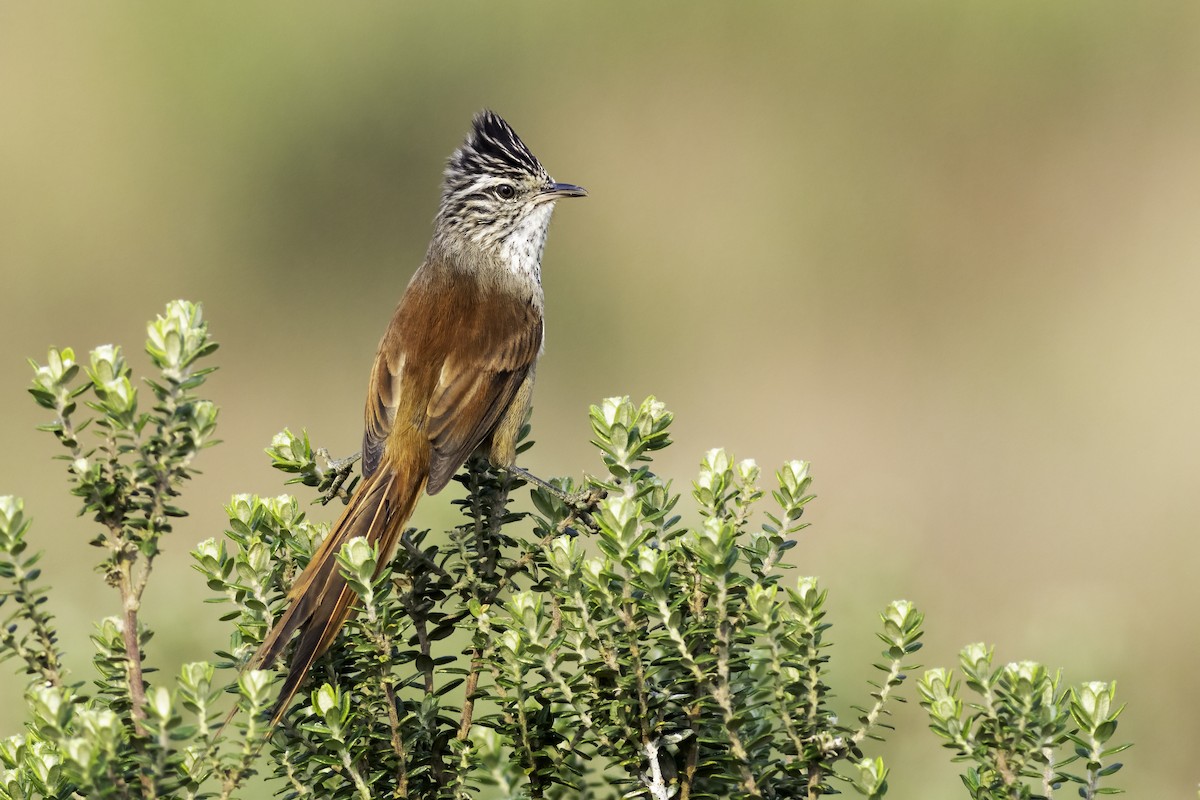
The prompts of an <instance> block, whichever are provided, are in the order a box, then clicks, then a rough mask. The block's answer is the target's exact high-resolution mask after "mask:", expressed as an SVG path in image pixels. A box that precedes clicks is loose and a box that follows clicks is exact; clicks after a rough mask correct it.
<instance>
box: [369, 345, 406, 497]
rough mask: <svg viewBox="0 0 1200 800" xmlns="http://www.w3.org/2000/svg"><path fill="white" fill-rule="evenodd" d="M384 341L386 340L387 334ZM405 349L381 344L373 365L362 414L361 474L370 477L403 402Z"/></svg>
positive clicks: (377, 463) (377, 465)
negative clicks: (364, 411) (401, 398)
mask: <svg viewBox="0 0 1200 800" xmlns="http://www.w3.org/2000/svg"><path fill="white" fill-rule="evenodd" d="M384 341H385V342H386V341H387V338H386V337H385V339H384ZM403 370H404V352H403V351H402V350H399V349H398V348H392V349H389V348H386V347H384V346H383V343H381V344H380V348H379V352H378V353H377V354H376V356H375V365H374V366H373V367H372V368H371V383H370V386H369V387H368V390H367V408H366V413H365V414H364V415H363V417H364V420H363V443H362V473H363V477H364V478H369V477H370V476H371V473H373V472H374V471H375V470H376V468H378V467H379V461H380V459H381V458H383V446H384V443H385V442H386V441H387V437H388V434H389V433H390V432H391V430H392V424H393V423H394V422H395V420H396V408H397V407H398V406H399V404H400V391H401V379H402V373H403Z"/></svg>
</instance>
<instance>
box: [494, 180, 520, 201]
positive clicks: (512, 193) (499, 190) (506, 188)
mask: <svg viewBox="0 0 1200 800" xmlns="http://www.w3.org/2000/svg"><path fill="white" fill-rule="evenodd" d="M516 196H517V190H516V189H514V188H513V187H512V184H508V183H502V184H500V185H499V186H497V187H496V197H499V198H500V199H501V200H512V199H513V198H514V197H516Z"/></svg>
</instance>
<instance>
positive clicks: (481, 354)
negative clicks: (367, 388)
mask: <svg viewBox="0 0 1200 800" xmlns="http://www.w3.org/2000/svg"><path fill="white" fill-rule="evenodd" d="M516 310H517V311H522V309H520V308H519V307H518V308H517V309H516ZM504 316H508V315H504ZM511 316H512V317H514V318H513V319H512V321H513V322H516V323H517V324H515V325H504V326H499V325H498V326H495V327H494V328H493V330H492V331H491V332H490V333H491V336H490V341H488V342H487V346H486V347H481V348H479V349H477V350H476V349H472V350H467V349H465V348H460V349H456V350H455V351H452V352H451V353H450V354H449V355H448V357H447V359H446V361H445V362H443V366H442V369H441V372H440V374H439V376H438V381H437V385H436V386H435V387H434V391H433V393H432V395H431V397H430V402H429V408H428V411H427V423H426V425H427V427H426V434H427V435H428V436H429V443H430V446H431V448H432V452H431V453H430V460H429V484H428V487H427V490H428V492H429V493H430V494H436V493H437V492H439V491H441V490H442V488H443V487H445V485H446V484H447V483H449V482H450V478H451V477H453V475H454V473H455V471H457V470H458V468H459V467H461V466H462V465H463V462H465V461H466V460H467V458H468V457H470V455H471V453H472V452H473V451H474V450H475V448H477V447H479V445H480V444H482V443H483V441H484V440H485V439H486V438H487V437H488V436H490V435H491V433H492V431H494V430H495V428H496V425H497V423H498V422H499V421H500V418H501V417H502V416H503V415H504V412H505V411H506V410H507V409H508V407H509V405H511V404H512V402H513V398H514V397H516V395H517V391H518V390H519V389H520V388H521V384H522V383H523V382H524V381H525V378H526V376H528V375H529V371H530V370H531V369H532V368H533V365H534V363H535V362H536V361H537V357H538V353H539V352H540V351H541V348H542V317H541V314H540V313H538V311H537V310H536V309H535V308H534V307H533V306H532V305H528V304H526V306H525V309H524V313H517V314H513V315H511Z"/></svg>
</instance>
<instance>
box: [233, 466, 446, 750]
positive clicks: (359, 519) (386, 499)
mask: <svg viewBox="0 0 1200 800" xmlns="http://www.w3.org/2000/svg"><path fill="white" fill-rule="evenodd" d="M405 478H406V476H401V475H398V474H397V470H396V469H395V468H392V467H390V466H389V465H388V464H386V463H384V464H381V465H380V467H379V469H377V470H375V471H374V472H373V473H371V476H370V477H368V478H366V479H365V480H363V482H362V484H361V485H360V486H359V487H358V489H357V491H355V493H354V497H352V498H351V500H350V504H349V505H348V506H346V510H345V512H344V513H343V514H342V516H341V518H340V519H338V521H337V522H336V523H335V524H334V526H333V529H332V530H331V531H330V532H329V535H328V536H327V537H325V541H323V542H321V546H320V547H318V548H317V552H316V553H314V554H313V557H312V560H311V561H309V562H308V566H307V567H306V568H305V569H304V572H302V573H301V574H300V577H299V578H297V579H296V582H295V584H293V585H292V588H291V591H290V592H289V593H288V597H289V598H290V600H291V603H290V605H289V606H288V608H287V611H285V612H284V614H283V616H282V617H280V618H279V620H278V621H276V623H275V625H274V626H273V627H272V628H271V630H270V632H268V633H267V636H266V638H265V639H263V643H262V645H261V646H259V648H258V651H257V652H256V653H255V654H254V656H253V657H252V658H251V659H250V661H249V663H248V664H247V669H266V668H268V667H270V666H271V665H272V664H273V663H274V662H275V661H276V659H278V658H279V656H280V655H282V654H283V651H284V650H285V649H286V648H287V646H288V642H289V641H290V640H291V638H292V634H293V633H295V632H296V631H297V630H299V631H300V634H299V636H297V637H296V648H295V650H293V651H292V659H291V663H290V664H289V665H288V674H287V678H286V679H285V680H284V682H283V688H282V690H281V691H280V693H279V699H278V700H277V701H276V705H275V710H274V711H273V712H272V714H271V726H272V727H274V726H275V725H276V724H277V723H278V722H279V720H280V719H281V718H282V717H283V715H284V713H285V712H286V711H287V709H288V706H290V705H291V702H292V698H294V697H295V696H296V692H297V691H298V690H299V689H300V684H301V683H303V682H304V679H305V677H306V676H307V675H308V671H309V669H310V668H311V667H312V664H313V662H314V661H316V660H317V659H318V658H319V657H320V656H321V655H322V654H323V653H324V652H325V651H326V650H328V649H329V646H330V645H331V644H333V640H334V639H335V638H336V637H337V634H338V631H340V630H341V629H342V625H343V624H344V623H345V622H346V619H347V618H348V617H349V616H350V606H351V604H352V603H353V602H354V600H355V599H356V595H355V594H354V590H353V589H351V588H350V586H349V585H348V584H347V583H346V579H345V578H343V577H342V573H341V569H340V567H339V566H338V562H337V555H338V553H339V552H341V549H342V545H344V544H345V543H346V542H348V541H350V540H351V539H353V538H355V537H357V536H362V537H363V538H365V539H366V540H367V541H368V542H370V543H371V544H374V545H377V546H378V548H379V564H380V566H382V565H383V564H386V563H387V562H388V561H389V560H390V559H391V556H392V550H393V549H395V546H396V542H397V541H398V540H399V538H400V534H401V532H402V531H403V530H404V526H405V524H407V522H408V519H409V517H411V516H412V512H413V509H414V508H416V505H417V500H419V499H420V497H421V493H422V492H423V491H424V490H425V481H426V479H425V477H423V476H422V477H420V478H418V479H417V480H406V479H405Z"/></svg>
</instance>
